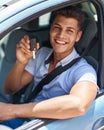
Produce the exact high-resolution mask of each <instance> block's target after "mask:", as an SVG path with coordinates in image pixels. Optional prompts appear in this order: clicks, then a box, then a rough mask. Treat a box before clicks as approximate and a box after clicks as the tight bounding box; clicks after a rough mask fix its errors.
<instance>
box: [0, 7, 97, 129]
mask: <svg viewBox="0 0 104 130" xmlns="http://www.w3.org/2000/svg"><path fill="white" fill-rule="evenodd" d="M84 20H85V17H84V13H83V12H82V11H81V10H80V9H78V8H76V7H66V8H63V9H60V10H58V11H55V12H54V20H53V22H52V25H51V29H50V42H51V45H52V48H53V49H49V48H41V49H39V51H38V52H37V53H36V58H35V59H32V52H31V51H30V40H29V37H28V36H24V38H23V39H21V41H20V43H19V44H18V45H17V51H16V56H17V60H16V63H15V65H14V67H13V69H12V70H11V71H10V73H9V74H8V76H7V78H6V82H5V86H4V87H5V91H6V93H15V92H17V91H19V90H20V89H21V88H23V87H24V86H25V85H26V84H28V83H30V82H31V81H32V80H33V79H34V87H36V85H37V84H38V83H39V81H41V79H42V78H43V77H45V76H46V75H47V74H48V73H50V72H51V71H52V70H54V69H55V68H56V67H57V66H59V65H62V66H64V65H66V64H67V63H69V62H70V61H72V60H73V59H75V58H77V57H79V54H78V53H77V52H76V50H75V48H74V45H75V43H76V42H78V41H79V40H80V38H81V36H82V27H83V24H84ZM37 48H38V45H37ZM96 82H97V77H96V72H95V70H94V69H93V67H92V66H91V65H89V64H88V63H87V62H86V60H85V59H83V58H82V59H81V60H80V61H79V62H77V63H76V64H74V65H73V66H72V67H71V68H69V69H68V70H67V71H65V72H64V73H62V74H60V75H59V76H57V77H56V78H55V79H54V80H53V81H51V82H50V83H49V84H48V85H45V86H44V87H43V89H42V90H41V92H40V93H39V94H38V95H37V97H36V98H35V99H33V100H32V102H30V103H26V104H19V105H18V104H4V103H1V104H0V112H1V114H0V120H1V121H4V120H10V121H6V122H4V124H6V125H8V126H11V124H13V123H14V122H16V124H17V126H19V125H21V124H22V123H23V122H22V121H20V120H21V119H19V118H51V119H67V118H72V117H77V116H81V115H84V114H85V113H86V112H87V110H88V108H89V106H90V105H91V104H92V102H93V100H94V98H95V96H96V93H97V83H96ZM2 108H4V109H2ZM14 118H17V119H15V120H11V119H14ZM11 122H12V123H11ZM21 122H22V123H21ZM19 123H20V124H19ZM17 126H15V127H17ZM11 127H12V128H14V125H13V126H11Z"/></svg>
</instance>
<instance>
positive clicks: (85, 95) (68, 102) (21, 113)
mask: <svg viewBox="0 0 104 130" xmlns="http://www.w3.org/2000/svg"><path fill="white" fill-rule="evenodd" d="M96 93H97V86H96V85H95V84H94V83H92V82H79V83H77V84H75V85H74V86H73V88H72V90H71V92H70V94H69V95H64V96H59V97H55V98H51V99H48V100H45V101H42V102H39V103H28V104H21V105H10V106H11V112H9V113H11V115H10V116H9V117H11V118H15V117H22V118H30V117H33V118H52V119H66V118H72V117H76V116H80V115H83V114H85V113H86V111H87V110H88V108H89V106H90V105H91V103H92V101H93V100H94V99H95V96H96ZM6 108H7V107H6ZM23 108H24V109H23ZM6 110H7V109H6ZM3 113H4V112H3ZM6 115H7V114H6ZM0 116H2V115H0ZM5 117H6V116H5ZM3 118H4V117H2V118H1V117H0V119H1V120H2V119H3ZM6 118H7V117H6Z"/></svg>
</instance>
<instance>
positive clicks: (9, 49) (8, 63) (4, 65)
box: [0, 20, 38, 102]
mask: <svg viewBox="0 0 104 130" xmlns="http://www.w3.org/2000/svg"><path fill="white" fill-rule="evenodd" d="M33 23H34V24H33ZM36 25H38V21H37V20H32V21H30V22H28V23H26V24H24V25H23V26H21V27H19V28H17V29H15V30H13V31H11V32H10V33H8V34H7V35H6V36H5V37H4V38H3V39H2V40H1V41H0V45H1V46H3V48H2V51H4V52H3V53H4V54H3V55H2V56H1V57H0V102H11V100H12V95H8V94H5V92H4V88H3V86H4V82H5V78H6V76H7V74H8V73H9V71H10V70H11V68H12V67H13V65H14V63H15V61H16V44H17V43H19V41H20V39H21V38H22V37H23V36H24V35H29V36H30V37H31V38H32V37H36V36H35V34H34V33H33V31H35V29H36V27H37V26H36ZM3 49H4V50H3ZM0 51H1V50H0Z"/></svg>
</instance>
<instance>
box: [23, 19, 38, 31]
mask: <svg viewBox="0 0 104 130" xmlns="http://www.w3.org/2000/svg"><path fill="white" fill-rule="evenodd" d="M38 24H39V19H38V18H37V19H34V20H32V21H30V22H28V23H26V24H24V25H22V26H21V28H22V29H24V30H25V31H36V30H38V27H39V25H38Z"/></svg>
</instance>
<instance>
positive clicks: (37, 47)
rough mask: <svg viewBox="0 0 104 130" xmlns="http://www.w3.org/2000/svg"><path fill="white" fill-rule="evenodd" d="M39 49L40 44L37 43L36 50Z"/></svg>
mask: <svg viewBox="0 0 104 130" xmlns="http://www.w3.org/2000/svg"><path fill="white" fill-rule="evenodd" d="M39 48H40V44H39V42H37V44H36V49H37V50H38V49H39Z"/></svg>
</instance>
